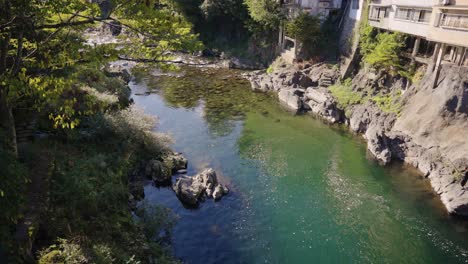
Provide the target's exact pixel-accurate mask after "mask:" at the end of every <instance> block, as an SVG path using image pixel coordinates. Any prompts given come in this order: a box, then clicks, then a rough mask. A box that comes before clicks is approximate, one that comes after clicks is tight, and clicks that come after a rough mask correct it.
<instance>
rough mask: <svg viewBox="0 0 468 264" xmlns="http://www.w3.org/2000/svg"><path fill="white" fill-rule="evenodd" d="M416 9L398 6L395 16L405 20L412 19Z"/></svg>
mask: <svg viewBox="0 0 468 264" xmlns="http://www.w3.org/2000/svg"><path fill="white" fill-rule="evenodd" d="M413 13H414V10H413V9H409V8H398V9H397V12H396V15H395V18H398V19H403V20H411V19H412V17H413Z"/></svg>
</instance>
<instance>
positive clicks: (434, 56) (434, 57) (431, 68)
mask: <svg viewBox="0 0 468 264" xmlns="http://www.w3.org/2000/svg"><path fill="white" fill-rule="evenodd" d="M440 45H441V44H440V43H435V46H434V53H433V54H432V61H431V64H430V65H429V66H428V67H427V73H429V72H433V71H434V68H435V65H436V61H437V57H438V55H439V51H440Z"/></svg>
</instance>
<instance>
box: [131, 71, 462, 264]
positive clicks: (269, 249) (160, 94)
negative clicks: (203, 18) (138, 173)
mask: <svg viewBox="0 0 468 264" xmlns="http://www.w3.org/2000/svg"><path fill="white" fill-rule="evenodd" d="M236 74H238V73H237V72H234V71H229V70H216V69H203V70H200V69H189V68H184V69H182V70H181V72H179V73H178V74H177V75H178V76H181V77H180V78H174V77H170V76H162V77H151V76H150V75H149V74H148V73H141V74H140V76H139V82H138V83H133V84H132V89H133V93H134V94H142V93H143V94H144V93H145V92H147V91H150V92H151V94H149V95H147V96H142V95H134V100H135V103H136V104H137V105H139V106H142V107H144V108H145V111H146V112H148V113H150V114H154V115H157V116H159V118H160V126H159V128H158V130H159V131H162V132H168V133H170V134H171V135H172V136H173V137H174V139H175V141H176V143H175V144H174V148H175V149H176V150H177V151H181V152H183V153H184V155H185V156H186V157H187V158H188V159H189V168H188V171H189V174H190V175H193V174H196V173H197V172H198V171H199V170H201V169H203V168H206V167H213V168H214V169H215V170H216V171H217V172H218V174H219V175H220V178H221V181H223V182H225V183H227V184H228V186H229V188H230V190H231V192H230V194H229V195H228V196H226V197H223V199H222V200H221V201H219V202H214V201H212V200H207V201H205V202H204V203H203V204H202V205H201V206H200V208H198V209H196V210H187V209H185V208H184V207H183V206H182V205H181V204H180V202H179V201H178V200H177V198H176V197H175V195H174V193H173V192H172V190H170V189H168V188H160V189H158V188H155V187H154V186H153V185H151V184H150V183H148V185H147V186H146V188H145V193H146V200H147V201H148V202H151V203H157V204H162V205H165V206H168V207H170V208H172V210H173V211H174V212H175V213H176V214H178V215H179V218H180V219H179V221H178V223H177V225H176V226H175V228H174V230H173V234H172V245H173V247H174V253H175V254H176V255H177V256H178V257H180V258H181V259H182V260H183V261H184V262H186V263H468V256H467V254H468V252H467V249H468V236H467V234H468V231H467V229H468V226H467V224H466V222H461V221H456V220H455V219H451V218H449V217H447V216H446V215H445V212H443V211H441V210H440V201H439V200H437V198H436V197H435V196H434V194H433V193H432V192H431V190H430V188H429V187H428V185H427V181H425V180H422V179H421V177H420V176H418V175H417V174H415V173H413V172H412V170H407V169H404V168H402V167H401V165H398V164H397V165H394V166H390V167H387V168H383V167H380V166H378V165H377V164H375V163H374V162H373V161H370V160H368V159H366V152H365V146H364V145H363V144H362V142H360V141H359V140H356V139H355V138H354V137H352V136H350V135H349V134H347V133H342V131H341V130H338V129H332V128H330V127H328V126H326V125H324V124H322V123H321V122H320V121H317V120H314V119H312V118H311V117H308V116H294V115H292V114H290V113H288V112H286V111H284V110H283V109H281V108H280V107H279V106H278V104H277V103H276V99H275V98H274V97H272V96H271V95H265V94H257V93H253V92H251V91H250V89H249V84H248V83H247V82H246V81H245V80H242V79H240V78H238V77H236Z"/></svg>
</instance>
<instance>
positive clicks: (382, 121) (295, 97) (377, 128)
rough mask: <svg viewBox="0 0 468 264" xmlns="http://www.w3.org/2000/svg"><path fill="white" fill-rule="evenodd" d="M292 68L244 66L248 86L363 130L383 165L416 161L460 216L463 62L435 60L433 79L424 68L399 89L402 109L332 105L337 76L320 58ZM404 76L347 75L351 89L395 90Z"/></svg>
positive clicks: (466, 150) (465, 108)
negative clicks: (247, 69)
mask: <svg viewBox="0 0 468 264" xmlns="http://www.w3.org/2000/svg"><path fill="white" fill-rule="evenodd" d="M305 68H306V69H303V70H298V69H297V68H296V67H295V66H286V65H281V66H280V67H279V68H278V69H277V70H275V71H274V72H273V73H270V74H267V73H266V72H265V71H256V72H252V73H248V74H245V77H246V78H247V79H248V80H250V82H251V84H252V89H254V90H260V91H273V92H276V93H278V98H279V100H280V102H282V103H283V104H284V105H286V106H287V107H289V108H290V109H292V110H294V111H297V112H311V113H313V114H315V115H317V116H319V117H321V118H322V119H325V120H326V121H327V122H330V123H345V124H346V125H348V126H349V129H350V130H351V131H353V132H356V133H361V134H363V136H364V138H365V139H366V140H367V148H368V150H369V152H370V153H371V154H372V155H373V156H374V157H375V158H376V159H377V160H378V161H379V162H380V163H381V164H383V165H385V164H388V163H389V162H391V161H392V160H401V161H404V162H405V163H407V164H410V165H412V166H414V167H416V168H418V169H419V170H420V171H421V173H422V174H423V175H425V176H426V177H427V178H428V179H429V180H430V182H431V185H432V187H433V189H434V191H435V192H437V194H439V195H440V197H441V200H442V202H443V203H444V205H445V207H446V208H447V211H448V212H449V213H451V214H457V215H462V216H468V186H467V188H466V189H465V188H464V187H462V186H461V185H460V177H461V174H462V172H463V171H464V170H465V169H466V168H468V140H467V136H468V69H467V68H466V67H458V66H453V65H452V66H451V65H443V67H442V71H441V74H440V76H441V78H440V81H439V83H438V84H437V85H436V86H435V88H434V85H433V75H434V73H431V72H430V73H428V74H426V76H425V77H424V78H423V79H422V80H421V81H420V82H419V83H418V84H416V85H413V86H411V87H410V88H409V89H408V90H407V91H406V92H405V93H404V95H403V96H402V100H401V104H402V111H401V113H400V114H399V115H398V116H397V115H396V114H394V113H386V112H384V111H382V110H381V109H380V108H379V107H378V106H377V105H376V104H375V103H373V102H370V101H367V102H365V103H363V104H358V105H354V106H351V107H349V108H348V109H346V115H345V111H343V110H344V109H339V108H338V106H337V102H336V101H335V99H334V98H333V96H332V95H331V93H330V92H329V91H328V89H327V88H328V86H329V85H331V84H332V83H334V81H335V80H336V79H337V78H338V74H337V72H336V71H335V70H333V69H330V68H328V67H327V66H326V65H321V64H317V65H313V66H311V67H305ZM405 86H406V83H405V80H404V79H401V78H400V79H394V78H389V77H388V76H385V75H384V74H378V73H375V72H369V71H366V70H365V69H362V70H361V71H360V72H359V73H358V74H357V75H356V76H355V77H354V78H353V82H352V89H353V90H354V91H359V92H363V93H366V91H364V89H366V88H370V90H371V91H376V90H377V91H380V92H383V93H385V92H390V91H392V90H398V91H401V90H403V89H404V87H405Z"/></svg>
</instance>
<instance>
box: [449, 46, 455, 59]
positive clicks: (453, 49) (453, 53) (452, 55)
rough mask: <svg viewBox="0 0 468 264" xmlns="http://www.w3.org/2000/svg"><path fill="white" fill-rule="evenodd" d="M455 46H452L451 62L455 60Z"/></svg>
mask: <svg viewBox="0 0 468 264" xmlns="http://www.w3.org/2000/svg"><path fill="white" fill-rule="evenodd" d="M455 49H456V48H455V47H451V48H450V62H453V59H454V55H455Z"/></svg>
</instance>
